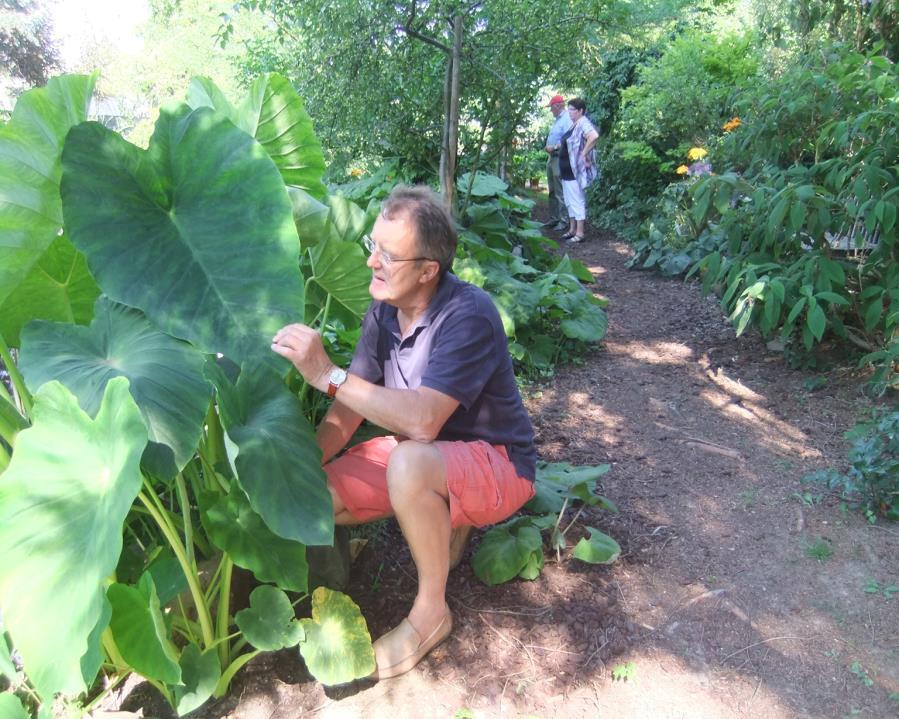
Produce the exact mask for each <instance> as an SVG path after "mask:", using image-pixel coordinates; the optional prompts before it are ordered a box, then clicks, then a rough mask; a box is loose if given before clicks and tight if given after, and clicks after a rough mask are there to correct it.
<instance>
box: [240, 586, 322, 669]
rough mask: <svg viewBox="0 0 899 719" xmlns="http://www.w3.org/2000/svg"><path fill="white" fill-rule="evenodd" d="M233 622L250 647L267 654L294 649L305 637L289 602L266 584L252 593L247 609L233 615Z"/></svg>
mask: <svg viewBox="0 0 899 719" xmlns="http://www.w3.org/2000/svg"><path fill="white" fill-rule="evenodd" d="M234 622H235V623H236V624H237V628H238V629H240V631H242V632H243V635H244V637H246V640H247V641H248V642H249V643H250V644H252V645H253V646H254V647H256V649H262V650H263V651H267V652H274V651H277V650H278V649H286V648H287V647H293V646H296V645H297V644H299V643H300V641H301V640H302V639H303V638H304V636H305V635H304V632H303V627H302V625H301V624H300V623H299V622H298V621H297V619H296V617H295V615H294V613H293V605H291V603H290V599H289V598H288V597H287V595H286V594H285V593H284V592H283V591H281V590H280V589H278V588H277V587H272V586H271V585H268V584H265V585H263V586H261V587H256V589H254V590H253V593H252V594H251V595H250V606H249V607H248V608H247V609H242V610H241V611H239V612H238V613H237V614H235V615H234Z"/></svg>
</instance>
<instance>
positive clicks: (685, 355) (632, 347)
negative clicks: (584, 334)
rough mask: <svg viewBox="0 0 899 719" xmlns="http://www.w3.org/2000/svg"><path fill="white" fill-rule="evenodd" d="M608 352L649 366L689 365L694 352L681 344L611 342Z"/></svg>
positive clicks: (608, 344)
mask: <svg viewBox="0 0 899 719" xmlns="http://www.w3.org/2000/svg"><path fill="white" fill-rule="evenodd" d="M606 350H607V351H608V352H610V353H611V354H618V355H627V356H628V357H632V358H633V359H635V360H637V361H639V362H647V363H648V364H668V365H674V364H687V362H688V361H690V360H691V359H692V357H693V350H691V349H690V348H689V347H687V345H685V344H681V343H680V342H652V343H646V342H609V341H606Z"/></svg>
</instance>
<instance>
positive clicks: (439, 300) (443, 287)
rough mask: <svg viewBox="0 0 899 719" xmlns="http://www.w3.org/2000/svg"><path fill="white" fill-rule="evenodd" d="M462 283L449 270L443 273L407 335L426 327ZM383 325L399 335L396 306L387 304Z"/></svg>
mask: <svg viewBox="0 0 899 719" xmlns="http://www.w3.org/2000/svg"><path fill="white" fill-rule="evenodd" d="M460 284H462V280H460V279H459V278H458V277H456V276H455V275H454V274H452V273H451V272H447V273H446V274H444V275H443V277H442V278H441V280H440V284H439V285H437V292H435V293H434V296H433V297H432V298H431V301H430V302H429V303H428V306H427V308H426V309H425V311H424V314H423V315H422V316H421V318H420V319H419V320H418V321H417V322H416V323H415V324H414V325H413V326H412V328H411V331H410V332H409V335H408V336H409V337H411V336H413V335H414V334H415V333H416V332H418V330H419V329H421V328H423V327H427V326H428V325H429V324H431V320H432V319H433V318H434V316H435V315H436V314H437V313H438V312H440V310H442V309H443V307H444V306H445V305H446V303H447V302H449V300H450V297H452V296H453V294H454V293H455V291H456V288H457V287H458V286H459V285H460ZM384 327H385V329H387V330H389V331H390V332H392V333H393V334H395V335H396V336H397V337H399V336H400V324H399V320H398V319H397V308H396V307H393V306H392V305H387V307H386V311H385V313H384Z"/></svg>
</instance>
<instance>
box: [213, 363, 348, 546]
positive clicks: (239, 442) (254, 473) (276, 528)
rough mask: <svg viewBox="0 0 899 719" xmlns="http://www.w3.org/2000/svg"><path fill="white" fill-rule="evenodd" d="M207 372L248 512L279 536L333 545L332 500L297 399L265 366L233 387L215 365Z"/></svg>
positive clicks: (248, 369)
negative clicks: (249, 510) (253, 512)
mask: <svg viewBox="0 0 899 719" xmlns="http://www.w3.org/2000/svg"><path fill="white" fill-rule="evenodd" d="M207 372H208V373H209V377H210V379H212V381H213V382H214V383H215V386H216V389H217V390H218V393H219V412H220V413H221V418H222V425H223V426H224V428H225V431H226V432H227V433H228V438H229V439H230V441H231V444H230V445H229V446H228V451H229V459H230V460H231V463H232V465H233V466H234V470H235V473H236V474H237V478H238V481H239V482H240V486H241V487H243V489H244V491H245V492H246V493H247V496H248V497H249V500H250V506H252V507H253V509H254V510H255V511H256V512H258V513H259V514H260V515H261V516H262V519H263V520H264V521H265V523H266V524H267V525H268V527H269V528H270V529H271V530H272V531H273V532H274V533H275V534H277V535H278V536H279V537H283V538H285V539H292V540H295V541H298V542H302V543H303V544H331V542H332V538H333V535H334V508H333V504H332V502H331V494H330V493H329V492H328V489H327V486H326V480H325V472H324V470H323V469H322V467H321V449H320V448H319V446H318V444H317V443H316V441H315V434H314V432H313V430H312V427H311V426H310V425H309V422H308V421H307V420H306V417H305V415H304V414H303V407H302V405H301V404H300V401H299V400H298V399H297V398H296V396H294V395H293V394H291V392H290V390H289V389H288V388H287V386H286V385H285V384H284V382H282V381H281V378H280V377H279V376H278V375H277V374H276V373H275V372H274V370H271V369H269V368H267V367H264V366H262V365H250V366H244V367H243V369H242V370H241V373H240V377H239V378H238V380H237V383H236V384H232V383H231V382H230V381H229V380H228V379H227V377H225V375H224V373H223V372H222V371H221V370H219V369H218V367H217V366H216V365H214V364H212V363H208V364H207Z"/></svg>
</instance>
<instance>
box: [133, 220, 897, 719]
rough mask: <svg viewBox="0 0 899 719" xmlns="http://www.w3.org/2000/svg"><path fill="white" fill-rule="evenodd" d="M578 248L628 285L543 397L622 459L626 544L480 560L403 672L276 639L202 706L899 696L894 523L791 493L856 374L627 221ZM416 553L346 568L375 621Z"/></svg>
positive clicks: (381, 623)
mask: <svg viewBox="0 0 899 719" xmlns="http://www.w3.org/2000/svg"><path fill="white" fill-rule="evenodd" d="M571 254H572V255H573V256H576V257H579V258H580V259H582V260H583V261H584V262H585V263H586V264H587V266H588V267H590V269H591V270H592V272H593V273H594V276H595V277H596V285H595V290H596V291H597V292H598V293H599V294H602V295H604V296H606V297H608V298H609V299H610V300H611V302H612V304H611V307H610V318H611V324H610V329H609V333H608V336H607V339H606V341H605V342H604V343H603V345H602V347H601V349H598V350H597V351H596V352H594V353H593V354H591V355H590V356H588V357H586V358H585V361H584V362H583V364H580V365H577V366H571V367H567V368H564V369H562V370H560V371H559V373H558V375H557V377H556V378H555V379H554V380H553V381H551V382H549V383H547V384H546V385H545V386H544V387H543V388H541V389H535V390H534V391H532V392H531V393H530V396H529V398H528V404H529V408H530V410H531V414H532V417H533V419H534V423H535V427H536V430H537V433H538V441H539V448H540V452H541V454H542V456H543V457H544V458H545V459H550V460H564V461H568V462H572V463H578V464H598V463H602V462H610V463H611V464H612V469H611V471H610V472H609V473H608V474H607V475H606V477H605V479H606V481H605V482H604V486H603V491H604V494H605V495H606V496H608V497H609V498H610V499H612V500H613V501H614V502H615V503H616V504H617V505H618V506H619V508H620V510H621V511H620V513H619V514H617V515H610V514H607V513H600V514H597V515H595V516H592V517H585V518H584V522H585V523H586V524H593V525H595V526H598V527H600V528H602V529H603V530H604V531H607V532H608V533H610V534H612V535H613V536H615V537H616V538H617V539H618V540H619V542H620V543H621V545H622V547H623V554H622V558H621V560H620V561H619V562H618V563H616V564H615V565H612V566H609V567H591V566H587V565H583V564H580V563H577V562H569V561H564V560H563V562H562V563H561V564H556V563H555V562H554V561H548V562H547V565H546V568H545V570H544V572H543V574H542V575H541V577H540V578H539V579H538V580H536V581H534V582H524V581H517V582H514V583H512V584H509V585H504V586H501V587H495V588H488V587H485V586H483V585H482V584H480V583H479V582H478V581H477V580H476V579H475V578H474V576H473V574H472V572H471V569H470V567H469V566H467V563H466V564H463V566H462V567H460V568H459V569H458V570H456V571H455V572H454V573H453V574H452V575H451V577H450V584H449V595H450V603H451V606H452V608H453V610H454V613H455V616H456V629H455V631H454V633H453V635H452V637H451V638H450V640H448V641H447V642H446V643H445V644H444V645H442V646H441V647H439V648H438V649H437V650H435V652H434V653H433V654H432V656H431V657H430V658H429V659H428V660H427V661H425V662H424V663H423V664H422V665H421V666H420V667H418V668H416V669H415V670H414V671H413V672H411V673H409V674H408V675H405V676H403V677H400V678H398V679H395V680H392V681H388V682H383V683H380V684H376V685H371V684H363V683H360V684H358V685H356V686H353V687H350V688H344V689H341V690H329V691H327V692H325V690H323V689H322V688H321V687H320V686H319V685H317V684H315V683H314V682H312V681H310V680H309V677H308V675H307V674H306V673H305V671H304V669H303V667H302V663H301V662H300V661H299V660H298V659H297V658H296V655H295V653H294V652H282V653H280V654H276V655H271V656H268V657H260V658H259V660H256V661H254V662H252V663H251V664H250V665H248V667H247V668H246V669H245V670H244V671H243V672H242V673H241V674H239V675H238V677H237V679H236V680H235V683H234V686H233V693H232V695H231V696H230V697H228V698H226V699H224V700H222V701H221V702H218V703H215V704H211V705H209V706H208V707H206V708H204V709H203V710H201V715H202V716H205V717H241V718H244V717H246V718H248V719H249V718H252V719H257V718H263V717H264V718H266V719H288V718H290V717H298V716H316V717H327V718H331V717H389V718H390V719H401V718H403V717H410V718H412V717H414V718H418V717H447V718H448V717H453V716H454V715H455V716H469V715H466V714H464V713H462V714H456V712H458V711H459V710H461V709H468V710H471V712H472V714H471V716H475V717H519V716H537V717H562V718H568V717H615V718H616V719H628V718H631V717H633V718H640V719H643V718H649V719H668V718H670V719H674V718H677V717H684V718H687V717H689V718H690V719H699V718H704V717H709V718H713V717H714V718H718V717H762V718H765V719H796V718H803V719H805V718H808V719H819V718H823V717H828V718H829V717H834V718H838V719H839V718H842V717H856V716H859V717H890V716H899V695H894V697H893V698H891V697H890V695H891V693H895V692H899V622H897V618H899V594H897V595H896V596H893V597H891V598H887V596H885V595H884V593H883V592H880V593H868V592H865V587H866V586H868V585H869V583H870V581H872V580H873V581H875V582H877V583H878V584H877V586H878V587H888V586H890V585H897V586H899V560H897V557H899V551H897V548H899V527H897V526H895V525H892V526H890V525H885V524H884V525H878V526H875V527H871V526H869V525H867V524H866V523H865V522H864V521H863V519H862V518H861V517H860V516H858V515H856V514H851V513H845V512H841V511H840V510H839V508H838V507H837V506H836V503H834V502H828V501H826V500H825V501H824V502H822V503H815V504H811V505H808V506H806V505H804V504H803V503H802V502H800V501H799V500H798V499H797V498H795V497H794V494H795V493H797V492H800V491H801V487H800V484H799V478H800V477H801V476H802V475H803V474H804V473H806V472H807V471H810V470H811V469H815V468H818V467H821V466H824V465H826V464H828V463H835V464H838V463H839V462H840V461H841V459H842V458H843V457H844V456H845V445H844V443H843V441H842V438H841V437H842V433H843V431H844V430H845V429H847V428H848V427H849V426H850V425H851V423H852V421H853V418H854V417H855V415H856V413H857V412H858V411H859V410H860V409H861V408H862V407H863V406H864V405H865V400H864V399H863V398H862V396H861V394H860V392H859V389H858V386H857V385H856V384H855V383H854V382H853V380H852V379H851V378H849V377H848V376H847V375H845V374H843V375H841V374H840V373H837V372H834V373H831V374H829V375H828V376H827V383H826V385H825V386H824V387H823V388H822V389H819V390H817V391H815V392H814V393H812V392H811V391H810V390H808V389H806V388H805V385H804V382H805V381H806V380H807V379H808V378H809V377H810V376H811V375H810V374H808V373H802V372H798V371H792V370H790V369H788V368H787V367H786V365H785V364H784V362H783V359H782V357H781V356H780V355H777V354H772V353H768V352H767V351H766V350H765V347H764V345H763V344H762V343H761V341H760V340H758V339H757V338H752V337H749V338H741V339H736V338H735V337H734V333H733V330H732V329H731V328H730V326H729V325H728V323H727V322H726V321H725V319H724V318H723V317H722V316H721V312H720V310H719V309H718V307H717V304H716V303H715V301H714V300H712V299H703V298H702V297H701V296H700V294H699V292H698V290H697V289H696V288H695V287H693V286H689V285H685V284H683V283H682V282H680V281H671V280H665V279H662V278H659V277H657V276H654V275H650V274H646V273H639V272H633V271H628V270H626V269H625V268H624V262H625V261H626V259H627V257H628V255H629V251H628V249H627V247H626V245H624V244H622V243H619V242H617V241H615V239H614V238H612V237H610V236H596V235H594V236H593V237H592V238H591V241H590V242H588V243H585V244H584V245H582V246H578V247H575V248H573V249H572V250H571ZM813 555H818V556H819V557H820V558H815V556H813ZM825 555H829V556H825ZM413 574H414V567H413V565H412V562H411V559H410V557H409V554H408V551H407V550H406V548H405V545H404V543H403V542H402V540H401V537H400V535H399V533H398V531H397V529H396V526H395V525H394V524H388V525H386V526H385V527H384V528H383V530H382V532H381V534H380V535H379V536H378V537H376V538H375V539H374V540H373V541H372V542H371V543H370V545H369V548H367V549H366V550H364V551H363V553H362V555H361V556H360V558H359V560H358V561H357V565H356V568H355V579H354V584H353V586H352V587H351V589H350V594H351V595H352V596H353V598H354V599H355V600H356V601H357V602H359V604H360V605H361V606H362V609H363V612H364V613H365V616H366V617H367V619H368V622H369V626H370V628H371V630H372V633H373V635H374V636H378V635H379V634H380V633H382V632H384V631H386V630H387V629H389V628H390V627H392V626H393V625H394V624H396V623H397V622H399V620H400V619H401V618H402V617H403V616H404V615H405V612H406V611H407V608H408V606H409V603H410V602H411V598H412V596H413V593H414V587H415V583H414V579H413ZM888 594H889V592H888ZM629 662H632V663H633V665H632V666H633V673H632V676H631V677H630V679H628V680H627V681H614V680H613V679H612V677H611V672H612V670H613V669H614V668H615V667H618V666H627V665H628V663H629ZM139 695H140V692H137V693H136V694H135V695H133V696H132V697H130V698H129V699H128V700H127V701H126V702H125V706H124V707H123V708H128V707H129V706H130V707H131V708H134V707H136V706H137V705H139V704H140V703H141V702H140V700H139V698H138V696H139ZM144 701H146V698H145V699H144ZM158 707H159V705H158V704H155V703H154V708H158ZM159 712H160V714H161V713H162V710H159ZM144 713H145V715H152V714H153V713H154V712H153V711H151V710H150V708H149V706H148V705H147V704H146V703H144Z"/></svg>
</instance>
